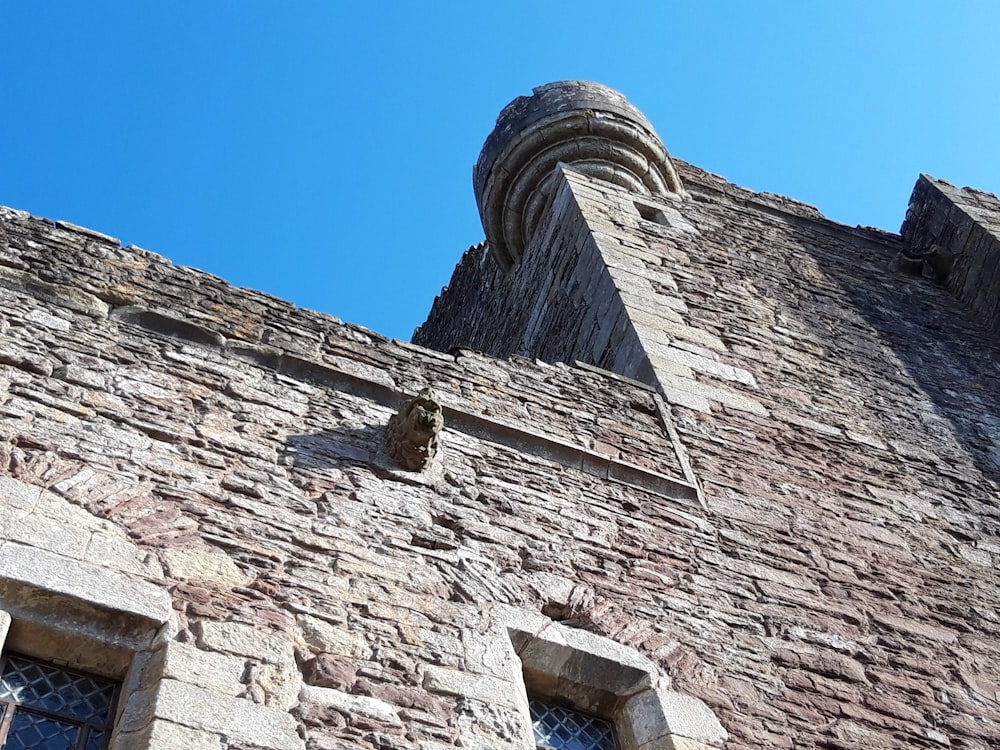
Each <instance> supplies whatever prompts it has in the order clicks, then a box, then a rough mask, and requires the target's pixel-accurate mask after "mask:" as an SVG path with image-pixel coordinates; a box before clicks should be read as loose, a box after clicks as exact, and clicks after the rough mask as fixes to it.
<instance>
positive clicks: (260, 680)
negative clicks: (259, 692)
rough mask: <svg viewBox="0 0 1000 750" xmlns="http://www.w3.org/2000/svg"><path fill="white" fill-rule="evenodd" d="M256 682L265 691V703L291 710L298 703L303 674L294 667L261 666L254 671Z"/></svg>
mask: <svg viewBox="0 0 1000 750" xmlns="http://www.w3.org/2000/svg"><path fill="white" fill-rule="evenodd" d="M253 675H254V682H255V683H256V684H257V685H259V686H260V687H262V688H263V689H264V703H265V704H266V705H268V706H274V707H275V708H283V709H286V710H287V709H289V708H291V707H292V706H294V705H295V704H296V703H298V700H299V691H300V690H302V672H300V671H299V670H298V668H296V667H293V666H292V665H288V664H286V665H283V666H280V667H279V666H275V665H274V664H261V665H259V666H258V667H257V668H256V669H255V670H254V673H253Z"/></svg>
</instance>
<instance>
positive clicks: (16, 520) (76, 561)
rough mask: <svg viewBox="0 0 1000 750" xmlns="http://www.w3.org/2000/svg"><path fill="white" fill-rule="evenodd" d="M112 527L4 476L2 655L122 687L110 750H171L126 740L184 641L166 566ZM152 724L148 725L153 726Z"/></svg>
mask: <svg viewBox="0 0 1000 750" xmlns="http://www.w3.org/2000/svg"><path fill="white" fill-rule="evenodd" d="M144 558H145V553H143V552H142V551H141V550H139V549H138V548H137V547H135V546H134V545H133V544H132V543H131V542H130V541H128V540H127V538H126V537H125V535H124V534H123V533H122V532H121V531H120V530H118V529H117V527H113V526H112V525H111V524H109V523H108V522H106V521H101V520H99V519H96V518H94V517H93V516H91V515H90V514H89V513H87V512H86V511H85V510H83V509H81V508H78V507H76V506H72V505H71V504H70V503H69V502H68V501H66V500H64V499H63V498H61V497H59V496H57V495H55V494H54V493H52V492H49V491H47V490H45V489H42V488H40V487H37V486H34V485H30V484H27V483H24V482H22V481H20V480H18V479H15V478H13V477H0V654H5V653H19V654H23V655H24V656H27V657H30V658H35V659H39V660H41V661H46V662H49V663H51V664H53V665H54V666H57V667H61V668H66V669H68V670H72V671H78V672H87V673H91V674H94V675H95V676H99V677H103V678H105V679H109V680H113V681H115V682H118V683H119V686H120V687H119V697H118V700H117V704H116V710H115V716H114V721H113V723H112V730H111V739H110V742H109V743H108V748H109V750H126V749H128V750H131V749H132V748H140V747H142V748H149V750H157V749H158V748H159V749H162V750H167V748H168V745H166V744H162V743H161V744H159V745H157V744H156V743H155V742H153V741H150V740H149V737H148V736H147V735H149V734H150V732H149V731H146V730H147V727H145V726H144V727H142V730H141V731H139V732H132V733H126V732H123V731H121V726H122V724H123V719H124V717H125V716H126V714H127V713H128V712H131V713H133V714H136V713H142V709H143V707H142V706H140V705H138V701H137V700H136V698H135V696H136V695H137V688H138V686H139V684H140V680H141V678H142V676H143V673H144V671H145V669H146V667H147V665H149V664H150V663H151V661H152V660H153V659H154V656H155V655H157V654H158V652H160V651H162V650H163V648H164V647H165V645H166V644H167V642H168V641H170V640H171V639H172V638H173V636H174V635H175V634H176V632H177V623H176V618H175V616H174V612H173V607H172V605H171V598H170V595H169V593H168V592H167V591H166V589H165V587H164V586H162V585H160V584H158V583H155V582H153V581H151V580H149V579H150V578H151V577H152V578H155V577H156V574H157V572H158V567H157V566H156V565H153V564H146V563H145V562H143V560H144ZM147 724H148V722H147Z"/></svg>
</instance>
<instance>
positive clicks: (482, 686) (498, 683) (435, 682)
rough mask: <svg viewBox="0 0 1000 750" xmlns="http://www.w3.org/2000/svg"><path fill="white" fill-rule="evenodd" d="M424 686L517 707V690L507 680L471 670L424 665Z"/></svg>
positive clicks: (449, 693) (433, 690)
mask: <svg viewBox="0 0 1000 750" xmlns="http://www.w3.org/2000/svg"><path fill="white" fill-rule="evenodd" d="M423 684H424V688H425V689H427V690H430V691H431V692H433V693H444V694H446V695H458V696H461V697H463V698H471V699H474V700H479V701H484V702H494V703H497V704H500V705H505V706H510V707H513V708H516V707H517V705H518V703H517V700H516V696H517V691H516V690H515V689H514V685H513V684H511V683H510V682H507V681H506V680H501V679H498V678H496V677H489V676H487V675H482V674H474V673H471V672H460V671H458V670H456V669H446V668H444V667H435V666H433V665H428V666H426V667H424V683H423Z"/></svg>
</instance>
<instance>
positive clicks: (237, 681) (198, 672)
mask: <svg viewBox="0 0 1000 750" xmlns="http://www.w3.org/2000/svg"><path fill="white" fill-rule="evenodd" d="M162 670H163V671H162V676H163V677H167V678H171V679H175V680H180V681H181V682H189V683H191V684H192V685H198V686H199V687H203V688H207V689H209V690H214V691H216V692H219V693H223V694H224V695H233V696H235V695H239V694H240V693H241V692H242V691H243V690H244V689H245V688H246V685H244V684H243V673H244V672H245V671H246V660H245V659H241V658H240V657H238V656H230V655H228V654H219V653H216V652H213V651H202V650H201V649H199V648H196V647H195V646H189V645H187V644H184V643H177V642H173V643H169V644H167V647H166V649H164V654H163V667H162Z"/></svg>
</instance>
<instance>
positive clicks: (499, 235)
mask: <svg viewBox="0 0 1000 750" xmlns="http://www.w3.org/2000/svg"><path fill="white" fill-rule="evenodd" d="M560 162H562V163H564V164H567V165H569V166H571V167H572V168H573V169H575V170H577V171H579V172H583V173H584V174H587V175H590V176H592V177H597V178H599V179H602V180H607V181H608V182H613V183H615V184H616V185H619V186H621V187H623V188H625V189H627V190H630V191H633V192H635V193H639V194H644V195H666V194H668V193H682V192H683V188H682V187H681V182H680V179H679V178H678V177H677V172H676V170H674V166H673V164H671V163H670V157H669V156H668V154H667V150H666V149H665V148H664V147H663V144H662V143H661V142H660V138H659V136H657V134H656V131H655V130H654V129H653V126H652V125H650V124H649V121H648V120H647V119H646V118H645V117H644V116H643V114H642V113H641V112H640V111H639V110H638V109H636V108H635V107H633V106H632V105H631V104H630V103H629V101H628V100H627V99H626V98H625V97H624V96H622V95H621V94H620V93H618V92H617V91H615V90H614V89H609V88H608V87H607V86H602V85H601V84H599V83H591V82H589V81H558V82H556V83H548V84H546V85H544V86H539V87H538V88H536V89H534V90H533V92H532V94H531V96H519V97H518V98H517V99H515V100H514V101H512V102H511V103H510V104H508V105H507V106H506V107H504V108H503V110H502V111H501V112H500V116H499V117H497V123H496V127H494V128H493V132H492V133H490V135H489V137H488V138H487V139H486V143H485V144H484V145H483V150H482V152H480V154H479V161H477V162H476V166H475V168H474V169H473V170H472V183H473V189H474V190H475V193H476V204H477V205H478V206H479V216H480V218H481V219H482V221H483V229H484V230H485V231H486V239H487V240H488V241H489V244H490V250H491V251H492V253H493V257H494V258H495V259H496V261H497V263H499V264H500V267H501V268H503V269H504V270H509V269H511V268H512V267H513V266H515V265H517V263H518V261H520V259H521V256H522V254H523V253H524V248H525V246H526V245H527V244H528V242H530V240H531V236H532V234H533V233H534V230H535V227H536V226H537V225H538V220H539V217H540V215H541V212H542V210H543V209H544V208H545V205H546V202H547V201H548V199H549V197H550V196H551V193H552V189H553V186H554V184H555V178H556V171H555V168H556V166H557V165H558V164H559V163H560Z"/></svg>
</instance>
